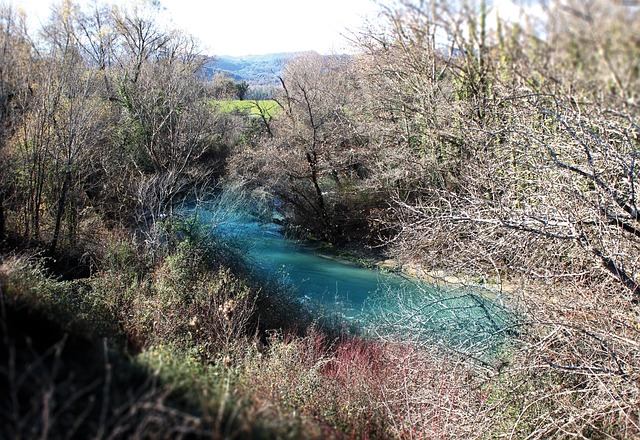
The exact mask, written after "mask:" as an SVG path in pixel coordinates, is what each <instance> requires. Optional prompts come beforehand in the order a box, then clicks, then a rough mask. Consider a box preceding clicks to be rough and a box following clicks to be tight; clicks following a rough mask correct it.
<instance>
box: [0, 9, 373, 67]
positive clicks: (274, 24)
mask: <svg viewBox="0 0 640 440" xmlns="http://www.w3.org/2000/svg"><path fill="white" fill-rule="evenodd" d="M4 1H5V2H9V3H13V4H15V5H18V6H20V7H23V8H24V9H25V10H26V11H27V13H28V16H30V17H32V19H33V18H36V17H37V18H38V19H40V20H44V19H46V18H47V17H48V11H50V8H51V6H52V5H53V4H54V3H57V0H4ZM91 1H92V0H79V1H78V2H79V3H80V4H85V3H91ZM133 1H139V0H133ZM0 2H2V0H0ZM128 2H131V0H106V3H116V4H122V3H128ZM160 2H161V4H162V5H163V6H164V7H165V8H166V10H167V13H168V15H169V16H170V17H171V19H172V21H173V22H174V23H175V25H176V27H179V28H181V29H185V30H187V31H188V32H189V33H191V34H193V35H195V36H196V37H198V38H199V39H200V41H201V42H202V43H203V44H204V45H205V46H206V47H207V48H208V50H209V51H210V52H211V53H213V54H216V55H235V56H237V55H250V54H255V55H257V54H265V53H274V52H292V51H303V50H316V51H318V52H321V53H329V52H331V51H335V52H344V49H345V41H344V39H343V38H342V37H341V34H345V32H346V29H347V28H349V29H355V28H357V27H359V26H360V25H361V24H362V22H363V20H364V18H365V17H366V16H367V15H375V12H376V11H377V9H378V8H377V6H376V5H375V3H374V2H373V1H372V0H160Z"/></svg>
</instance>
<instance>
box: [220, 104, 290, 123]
mask: <svg viewBox="0 0 640 440" xmlns="http://www.w3.org/2000/svg"><path fill="white" fill-rule="evenodd" d="M215 105H216V106H217V108H218V109H219V110H220V111H221V112H222V113H246V114H248V115H249V116H264V117H265V118H267V119H269V118H272V117H274V116H276V115H277V114H278V113H279V111H280V106H279V105H278V103H277V102H276V101H275V100H272V99H270V100H244V101H240V100H239V99H235V100H226V101H224V100H223V101H216V102H215Z"/></svg>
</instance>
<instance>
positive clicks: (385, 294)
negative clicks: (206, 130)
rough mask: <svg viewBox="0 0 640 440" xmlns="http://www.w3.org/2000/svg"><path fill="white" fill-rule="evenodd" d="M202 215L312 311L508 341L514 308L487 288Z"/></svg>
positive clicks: (249, 221) (484, 341)
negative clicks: (420, 275)
mask: <svg viewBox="0 0 640 440" xmlns="http://www.w3.org/2000/svg"><path fill="white" fill-rule="evenodd" d="M191 212H195V211H193V210H192V211H191ZM197 215H198V219H199V221H200V222H202V223H203V224H205V225H210V227H211V228H212V230H213V231H214V233H215V235H217V236H219V237H224V238H225V239H227V240H229V241H230V242H232V243H233V242H235V243H241V244H242V246H241V249H242V250H243V253H244V258H245V259H246V260H247V261H248V262H249V265H250V266H251V267H252V268H253V269H255V270H256V271H257V272H258V273H259V274H264V275H266V276H269V277H271V278H272V279H273V277H276V278H277V279H279V280H280V282H282V283H284V284H285V285H287V286H289V288H290V289H289V290H290V291H292V294H293V295H296V296H297V298H298V299H299V300H300V301H301V302H302V303H304V304H308V306H309V307H310V308H312V310H316V311H319V310H320V311H322V312H331V313H332V314H338V315H340V316H342V317H344V318H345V319H347V320H349V321H360V322H364V321H366V322H368V323H371V322H375V325H376V326H377V328H378V329H385V330H386V331H389V332H393V333H395V334H398V333H404V334H407V335H408V336H410V337H414V336H415V337H419V338H423V339H434V338H435V339H440V340H442V338H444V339H446V340H447V341H448V343H450V344H456V345H457V346H464V347H466V348H465V349H466V350H468V349H469V347H478V349H479V350H481V351H485V352H486V351H487V346H489V345H490V346H495V345H496V344H499V343H500V341H501V340H502V339H503V335H504V329H505V328H507V326H508V324H509V320H510V314H509V313H508V312H507V311H506V309H504V308H503V307H502V306H501V305H500V304H499V303H498V302H496V301H495V300H491V299H489V297H488V296H487V295H485V294H483V292H481V291H479V290H473V289H471V288H468V287H467V288H456V289H453V288H451V289H442V288H436V287H435V286H432V285H429V284H427V283H423V282H419V281H416V280H408V279H405V278H403V277H402V276H399V275H396V274H392V273H383V272H380V271H379V270H375V269H368V268H364V267H360V266H357V265H355V264H351V263H349V262H347V261H344V260H341V259H339V258H337V257H335V256H332V255H330V254H327V253H326V252H323V251H320V250H319V249H317V248H314V247H312V246H307V245H303V244H302V243H300V242H297V241H293V240H290V239H287V238H286V237H285V236H284V235H283V228H282V227H281V226H280V225H278V224H275V223H268V222H263V221H260V220H259V219H258V218H257V217H254V216H251V215H248V214H244V213H240V212H229V211H221V210H219V209H218V210H216V209H215V208H214V209H211V208H210V209H209V210H203V209H199V210H197ZM485 293H486V292H485Z"/></svg>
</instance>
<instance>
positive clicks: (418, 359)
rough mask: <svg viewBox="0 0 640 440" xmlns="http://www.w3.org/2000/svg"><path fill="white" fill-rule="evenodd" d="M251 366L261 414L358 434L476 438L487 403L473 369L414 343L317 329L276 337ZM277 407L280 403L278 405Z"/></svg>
mask: <svg viewBox="0 0 640 440" xmlns="http://www.w3.org/2000/svg"><path fill="white" fill-rule="evenodd" d="M270 342H271V345H270V348H269V350H268V353H267V355H266V356H265V357H263V358H261V359H259V360H256V359H255V358H254V359H253V360H252V361H251V362H249V363H248V364H247V366H246V382H245V383H244V384H243V387H245V392H247V393H249V394H251V395H252V396H253V399H254V405H255V406H256V407H258V408H261V410H260V411H266V408H268V410H269V411H271V412H276V413H277V415H278V417H280V418H284V417H302V418H306V419H312V420H315V421H317V422H318V423H321V424H322V425H325V426H329V427H331V428H332V429H335V430H336V431H335V432H336V433H338V432H339V433H342V434H347V435H350V436H352V437H357V438H452V437H464V438H469V437H470V436H471V435H472V434H473V433H474V432H475V431H474V422H475V421H476V416H475V415H476V414H477V413H478V412H477V410H478V408H479V407H480V405H481V403H482V402H483V396H484V394H483V392H482V391H481V390H480V388H479V386H478V385H479V384H481V380H480V379H478V378H477V376H476V375H475V374H474V370H473V368H472V366H470V365H469V364H467V363H465V362H463V361H462V360H460V359H457V358H455V357H451V356H449V357H442V355H441V353H437V352H436V351H428V350H424V349H422V348H418V347H417V346H415V345H413V344H410V343H401V342H381V341H379V340H367V339H362V338H357V337H356V338H353V337H352V338H344V339H341V340H339V341H334V342H330V341H329V340H327V338H326V337H324V336H323V335H321V334H320V333H318V332H317V331H315V330H312V331H310V332H309V334H308V335H307V336H306V337H303V338H287V337H283V336H282V335H275V336H273V337H272V339H271V341H270ZM274 405H275V407H274Z"/></svg>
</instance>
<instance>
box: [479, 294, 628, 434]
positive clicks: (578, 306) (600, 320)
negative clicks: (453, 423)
mask: <svg viewBox="0 0 640 440" xmlns="http://www.w3.org/2000/svg"><path fill="white" fill-rule="evenodd" d="M526 292H527V294H526V297H525V298H524V299H523V302H524V304H525V305H526V306H527V312H526V316H527V317H528V319H529V322H528V323H527V325H526V327H525V328H523V331H522V332H521V338H520V341H519V343H520V345H519V347H518V350H517V351H515V352H514V353H512V354H511V356H510V362H511V364H510V365H509V367H508V368H505V369H504V371H503V372H502V374H500V375H499V376H496V378H495V382H494V383H493V386H492V389H493V391H492V394H491V395H490V399H489V405H488V406H487V408H486V414H487V418H486V422H485V426H486V430H487V431H488V432H493V433H496V432H500V433H503V434H504V435H506V436H508V437H510V438H531V439H543V438H616V439H623V438H624V439H629V438H640V428H639V426H640V425H639V411H640V342H639V341H640V326H639V325H638V315H637V313H638V310H637V306H633V305H631V303H630V302H629V301H628V300H627V299H626V298H624V296H623V295H621V294H620V293H619V292H616V290H615V288H614V286H611V285H607V284H606V283H604V282H603V283H602V284H600V285H597V286H594V285H593V284H591V285H590V286H589V285H582V284H580V283H574V284H569V283H563V284H561V285H559V284H557V285H552V284H551V283H549V284H545V285H542V284H539V285H535V286H529V288H527V289H526Z"/></svg>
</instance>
